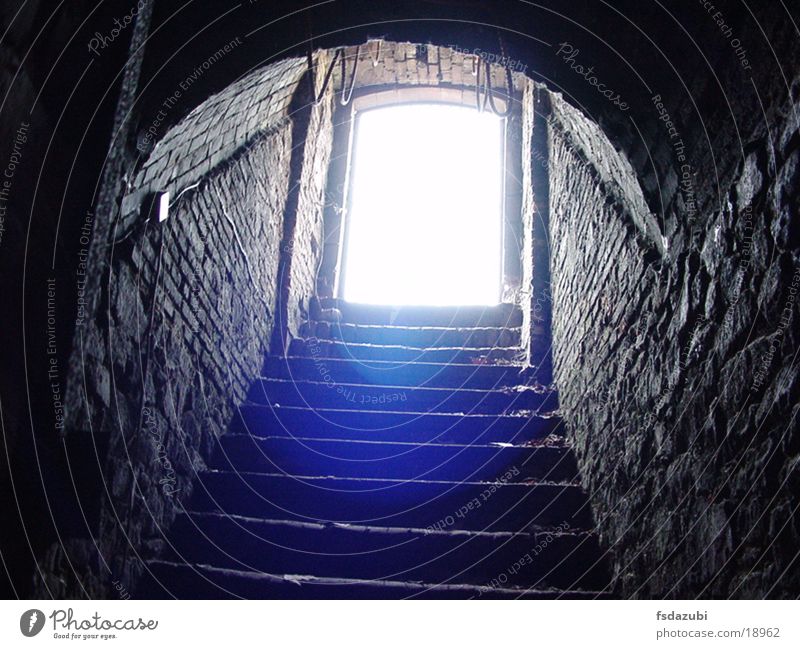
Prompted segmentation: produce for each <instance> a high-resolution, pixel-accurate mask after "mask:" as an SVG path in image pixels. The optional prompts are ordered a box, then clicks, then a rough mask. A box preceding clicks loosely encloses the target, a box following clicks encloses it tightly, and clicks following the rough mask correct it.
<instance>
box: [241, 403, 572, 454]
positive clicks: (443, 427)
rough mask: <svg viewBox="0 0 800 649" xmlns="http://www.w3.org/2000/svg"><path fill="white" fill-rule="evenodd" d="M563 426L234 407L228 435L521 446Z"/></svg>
mask: <svg viewBox="0 0 800 649" xmlns="http://www.w3.org/2000/svg"><path fill="white" fill-rule="evenodd" d="M562 429H563V422H562V421H561V419H560V418H559V417H557V416H553V415H549V414H548V413H544V412H542V413H540V414H539V415H528V414H509V415H493V414H468V415H463V414H443V413H430V412H429V413H424V412H401V411H384V410H382V411H368V410H364V409H361V408H353V409H352V410H342V409H331V408H314V409H311V408H298V407H293V406H280V407H276V406H268V405H262V404H255V403H247V404H243V405H241V406H239V408H238V411H237V413H236V415H235V417H234V420H233V422H232V424H231V427H230V432H233V433H245V434H248V435H257V436H263V437H266V436H268V435H294V436H308V437H318V438H334V439H363V440H377V441H399V442H416V443H426V442H453V443H457V444H475V443H480V444H489V443H492V442H505V443H513V444H522V443H525V442H528V441H531V440H541V439H544V438H547V437H548V436H550V435H553V434H560V433H561V431H562Z"/></svg>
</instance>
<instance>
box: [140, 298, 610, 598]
mask: <svg viewBox="0 0 800 649" xmlns="http://www.w3.org/2000/svg"><path fill="white" fill-rule="evenodd" d="M336 306H337V307H338V308H339V310H340V313H341V319H340V320H339V321H338V322H325V321H316V322H310V323H308V325H307V331H306V334H307V337H306V338H304V339H300V340H295V341H293V342H292V344H291V346H290V349H289V353H288V354H287V356H286V357H285V358H284V357H269V358H267V360H266V364H265V371H264V376H263V377H262V378H260V379H259V380H257V381H256V382H255V383H254V384H253V385H252V388H251V390H250V394H249V398H248V400H247V402H246V403H243V404H242V405H241V407H240V408H239V416H238V417H237V418H236V420H235V421H234V422H233V423H232V425H231V428H230V430H229V432H228V433H227V434H226V435H224V436H223V437H222V438H221V439H220V440H219V445H218V448H217V450H216V453H215V456H214V457H213V460H212V464H211V466H210V468H209V469H208V470H207V471H205V472H203V473H201V474H200V475H199V477H198V480H197V484H196V485H195V489H194V494H193V496H192V499H191V502H190V503H185V504H184V505H185V506H186V510H185V511H184V513H182V514H181V515H180V516H179V518H178V519H177V521H176V523H175V524H174V525H173V527H172V529H171V530H170V535H169V538H168V541H169V543H168V545H169V547H170V549H169V551H168V552H166V553H164V554H163V555H162V556H161V557H160V558H159V559H158V560H153V561H149V562H148V564H147V568H148V570H147V574H146V576H145V578H144V579H143V584H142V586H141V588H140V593H139V595H140V596H141V597H150V598H159V597H178V598H235V597H245V598H282V599H290V598H336V599H342V598H370V599H371V598H406V597H415V598H484V599H485V598H494V599H496V598H559V597H563V598H595V597H601V596H603V595H604V589H605V587H606V585H607V583H608V577H607V573H606V569H605V564H604V561H603V560H602V555H601V552H600V550H599V548H598V544H597V539H596V537H595V535H594V533H593V531H592V519H591V512H590V509H589V506H588V503H587V499H586V495H585V493H584V492H583V491H582V490H581V488H580V484H579V481H578V474H577V468H576V464H575V458H574V456H573V453H572V451H571V449H570V448H569V446H568V444H567V443H566V440H565V438H564V430H563V426H562V422H561V420H560V419H559V417H558V415H557V408H558V395H557V393H556V392H555V391H554V390H553V389H552V388H550V387H549V386H542V385H539V384H538V382H537V380H536V379H537V372H536V368H527V369H524V368H523V367H522V363H521V358H522V351H521V349H520V330H521V329H520V328H521V324H522V316H521V313H520V311H519V309H518V308H516V307H511V306H508V305H501V306H499V307H495V308H489V309H486V308H480V309H476V308H460V309H447V308H436V309H421V308H403V309H400V310H393V309H388V308H379V307H364V306H359V307H356V306H354V305H347V304H339V303H337V304H336Z"/></svg>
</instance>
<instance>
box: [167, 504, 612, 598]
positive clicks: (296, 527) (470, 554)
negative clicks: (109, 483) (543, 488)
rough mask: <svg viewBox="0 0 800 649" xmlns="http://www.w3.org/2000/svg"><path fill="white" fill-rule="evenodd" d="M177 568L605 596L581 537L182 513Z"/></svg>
mask: <svg viewBox="0 0 800 649" xmlns="http://www.w3.org/2000/svg"><path fill="white" fill-rule="evenodd" d="M173 530H174V534H173V537H174V539H175V541H174V545H173V548H172V549H171V550H170V552H169V553H168V554H166V555H165V556H164V557H163V558H164V559H165V560H168V561H174V562H176V563H179V562H185V563H190V564H205V565H214V566H217V567H222V568H229V569H234V570H248V571H257V572H266V573H271V574H283V573H285V572H287V571H289V572H292V573H294V574H305V575H317V576H320V577H329V578H330V577H343V578H348V579H368V580H393V581H396V580H401V581H429V582H435V583H443V582H467V583H473V584H480V585H484V584H485V585H489V584H491V583H492V582H495V584H496V585H497V584H499V583H501V582H502V585H503V586H526V587H529V586H532V587H534V588H537V589H541V588H553V587H554V588H564V589H569V590H574V589H578V588H580V589H589V590H601V589H603V588H605V586H606V585H607V583H608V578H607V575H606V574H605V572H604V571H603V570H602V568H601V566H600V565H599V564H598V563H597V561H596V559H597V557H598V556H599V550H598V546H597V539H596V537H595V536H594V535H593V534H591V533H589V532H587V531H585V530H574V531H569V530H566V529H565V528H552V529H542V530H540V531H538V532H535V533H531V534H526V533H523V534H511V533H483V532H463V531H455V530H424V529H413V528H398V527H380V526H364V525H323V524H319V523H302V522H297V521H287V520H269V519H266V520H265V519H257V518H248V517H242V516H226V515H221V514H209V513H204V512H188V513H187V514H182V515H181V516H179V517H178V519H177V520H176V523H175V526H174V528H173Z"/></svg>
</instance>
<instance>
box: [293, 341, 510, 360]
mask: <svg viewBox="0 0 800 649" xmlns="http://www.w3.org/2000/svg"><path fill="white" fill-rule="evenodd" d="M289 355H290V356H302V357H305V358H310V359H312V360H313V359H323V358H340V359H350V360H356V361H363V362H364V363H365V364H371V362H372V361H395V362H400V363H415V362H416V363H446V364H450V363H456V364H475V363H492V362H502V363H514V364H516V365H522V362H523V361H524V357H525V353H524V352H523V350H522V349H520V348H519V347H432V348H424V347H408V346H403V345H378V344H373V343H349V342H340V341H336V340H323V339H307V338H303V339H299V338H298V339H295V340H293V341H292V342H291V344H290V345H289Z"/></svg>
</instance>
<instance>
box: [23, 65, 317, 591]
mask: <svg viewBox="0 0 800 649" xmlns="http://www.w3.org/2000/svg"><path fill="white" fill-rule="evenodd" d="M304 71H305V61H303V60H298V59H292V60H287V61H282V62H279V63H276V64H273V65H271V66H268V67H267V68H264V69H261V70H257V71H256V72H254V73H252V74H251V75H249V76H248V77H246V78H244V79H242V80H240V81H239V82H237V83H236V84H234V85H232V86H231V87H229V88H228V89H226V90H225V91H223V92H222V93H220V94H218V95H215V96H213V97H211V98H210V99H208V100H207V101H206V102H205V103H203V104H202V105H201V106H199V107H198V108H197V109H195V110H194V111H193V112H192V113H190V114H189V115H188V116H187V117H186V118H185V119H184V120H182V121H181V122H180V123H179V124H177V125H176V126H175V127H173V128H172V129H171V130H170V131H169V132H168V133H167V134H166V135H165V137H164V138H163V139H162V140H161V141H159V142H158V143H157V144H156V145H155V148H154V149H153V150H152V153H151V154H150V155H149V156H148V157H147V159H146V160H145V161H144V163H143V164H142V165H141V168H140V169H138V171H137V172H136V173H135V176H134V179H133V181H132V182H131V184H130V190H129V191H127V192H126V193H125V195H124V197H122V199H121V201H120V202H119V204H120V205H121V208H120V212H119V216H118V218H116V219H115V220H114V221H113V223H114V227H112V228H111V232H110V235H109V238H110V239H111V240H109V241H105V242H97V241H95V244H96V245H95V246H94V248H93V252H94V255H93V258H92V259H91V260H90V262H89V268H90V269H91V271H92V272H93V273H96V276H99V277H98V281H97V282H96V284H97V290H96V291H95V292H94V293H92V294H91V295H89V296H87V304H88V306H87V312H86V317H85V320H84V321H83V322H82V323H81V324H80V325H79V327H78V331H77V339H76V345H75V347H76V351H75V353H74V354H73V357H72V359H71V364H70V372H71V373H70V375H69V376H68V383H67V385H68V391H67V397H66V400H65V401H66V406H67V424H66V426H65V428H66V430H67V431H68V434H69V435H71V436H82V437H87V438H90V439H94V440H103V443H104V444H107V450H106V451H105V457H103V455H102V453H98V454H97V462H98V463H101V464H102V466H103V467H104V476H105V485H104V487H103V491H104V493H103V494H102V501H103V502H102V506H101V512H100V516H99V521H100V522H99V530H98V534H97V539H98V541H97V543H95V542H94V541H92V540H89V539H84V540H79V539H75V540H71V541H69V542H68V543H66V544H65V545H64V546H63V547H62V546H60V545H54V546H53V547H52V548H51V549H50V550H49V551H48V552H47V553H46V554H45V556H44V557H43V558H42V560H41V562H40V564H41V566H42V567H43V575H44V576H43V578H41V579H38V580H37V586H36V587H37V591H38V592H40V593H43V592H45V588H49V590H50V592H52V593H54V594H56V595H61V596H71V595H76V594H81V593H86V592H88V593H89V594H91V595H93V596H107V594H108V593H109V592H110V589H111V584H112V582H113V581H115V580H116V581H118V582H120V583H122V584H124V586H125V588H126V589H127V590H128V591H129V592H130V590H131V589H132V588H133V587H134V585H135V582H136V580H137V578H138V576H139V574H140V572H141V570H142V559H145V558H147V557H148V556H154V555H155V554H157V553H158V551H159V549H160V546H161V543H163V540H162V537H163V534H162V531H163V528H166V527H168V526H169V524H170V522H171V520H172V519H173V517H174V515H175V513H176V512H177V511H178V510H179V509H180V508H181V507H182V506H185V503H186V502H187V501H188V498H189V496H190V494H191V484H192V478H193V476H194V472H195V471H196V470H198V469H200V468H202V467H203V466H204V462H205V458H207V457H208V453H209V452H210V451H211V449H212V448H213V446H214V444H215V439H216V437H217V436H218V435H220V434H221V433H222V432H224V431H225V429H226V428H227V426H228V424H229V422H230V421H231V419H232V417H233V415H234V412H235V407H236V405H237V404H238V403H240V402H241V401H242V400H244V397H245V393H246V390H247V388H248V386H249V385H250V383H251V382H252V380H253V378H254V377H256V376H258V375H259V373H260V370H261V368H262V366H263V362H264V356H265V354H266V353H267V350H268V346H269V341H270V335H271V333H272V328H273V325H274V323H275V316H276V313H277V312H278V309H279V304H280V302H279V281H278V274H279V266H280V264H281V263H282V259H285V258H286V257H287V256H291V254H296V250H294V247H293V246H291V245H289V246H287V248H286V249H285V250H284V249H283V247H282V244H283V243H285V242H284V234H285V221H286V219H285V214H286V213H287V211H288V210H290V209H291V208H292V206H291V205H290V201H289V197H290V194H291V193H292V192H293V191H294V190H293V188H292V178H293V169H294V168H296V167H297V164H298V163H297V161H296V159H297V157H298V155H299V153H298V152H302V151H303V150H304V148H305V147H307V146H308V142H309V141H310V142H312V143H313V142H314V141H317V140H318V139H319V136H320V135H321V134H322V133H323V132H324V130H325V128H326V126H325V125H326V121H325V115H326V114H327V113H326V112H325V111H326V108H325V106H326V104H328V103H329V101H328V100H326V101H323V102H321V103H320V105H319V106H315V107H310V106H308V105H307V102H306V103H305V104H304V103H302V102H301V103H300V108H297V106H298V104H297V101H296V98H295V92H296V89H297V88H298V84H300V85H299V87H300V88H305V87H306V84H305V83H302V84H301V83H300V81H301V78H303V79H304V77H303V73H304ZM298 94H302V91H301V92H300V93H298ZM303 111H305V112H303ZM309 128H311V129H312V132H313V135H314V138H311V139H310V140H307V139H306V131H307V129H309ZM317 155H318V156H320V157H321V160H316V158H315V156H317ZM324 156H325V154H324V147H321V149H320V152H319V153H316V152H315V153H314V154H313V155H312V156H311V158H312V159H313V160H314V162H313V163H311V164H310V165H309V171H308V172H306V173H304V174H303V176H302V178H301V181H302V182H301V184H302V187H303V188H304V189H303V190H302V191H301V192H300V195H301V196H310V195H311V194H312V193H313V187H314V183H317V185H319V181H318V179H317V178H316V174H318V173H319V168H320V166H324V164H325V162H326V160H325V157H324ZM307 157H308V156H307ZM163 190H168V191H170V193H171V197H172V198H171V205H170V210H169V218H168V219H167V220H166V221H164V222H163V223H158V221H157V219H156V218H150V219H149V220H148V219H147V216H148V214H149V207H148V204H149V199H148V197H149V196H151V195H152V193H153V192H158V191H163ZM320 192H321V189H320ZM304 200H306V199H304ZM308 200H310V199H308ZM301 205H302V206H303V209H304V210H305V209H306V207H305V203H302V202H301ZM291 211H292V212H294V210H293V209H291ZM304 214H305V213H304ZM309 214H310V216H309V218H306V216H305V215H304V216H302V217H301V218H300V219H299V221H300V222H303V223H304V222H305V221H306V220H311V221H312V222H313V218H311V217H313V214H311V210H309ZM115 216H116V215H115ZM113 218H114V217H113V216H112V219H113ZM308 229H309V228H308V227H304V228H301V229H299V231H302V232H306V230H308ZM304 246H309V247H310V243H307V242H306V241H305V240H303V242H302V243H301V244H300V245H299V246H298V247H297V249H298V250H300V249H304ZM309 264H310V265H313V264H311V263H310V262H309ZM181 503H184V505H182V504H181ZM73 569H75V570H76V573H75V574H73Z"/></svg>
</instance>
